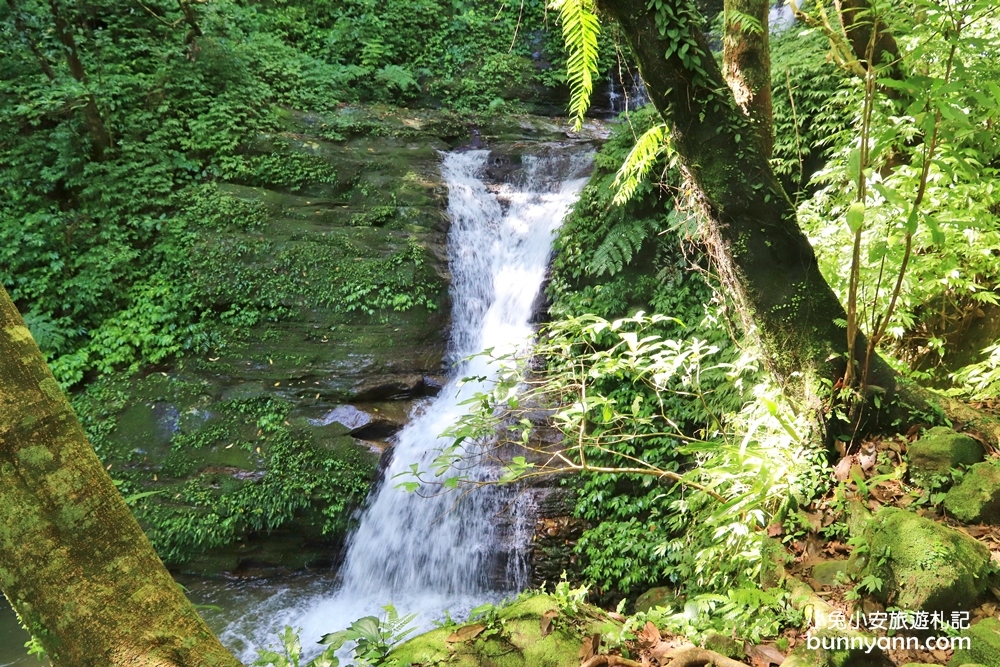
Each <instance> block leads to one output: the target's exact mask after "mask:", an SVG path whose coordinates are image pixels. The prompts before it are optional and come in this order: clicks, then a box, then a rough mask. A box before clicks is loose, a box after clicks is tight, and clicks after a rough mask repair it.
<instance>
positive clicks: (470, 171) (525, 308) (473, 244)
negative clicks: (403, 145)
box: [224, 145, 592, 659]
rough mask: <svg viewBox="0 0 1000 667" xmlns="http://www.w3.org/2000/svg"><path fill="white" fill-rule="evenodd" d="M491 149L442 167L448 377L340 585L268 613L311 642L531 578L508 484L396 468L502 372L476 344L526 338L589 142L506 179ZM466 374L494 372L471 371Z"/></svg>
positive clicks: (405, 436) (421, 451)
mask: <svg viewBox="0 0 1000 667" xmlns="http://www.w3.org/2000/svg"><path fill="white" fill-rule="evenodd" d="M490 157H491V154H490V152H489V151H488V150H469V151H464V152H452V153H446V154H444V156H443V162H442V166H441V172H442V175H443V176H444V179H445V180H446V182H447V184H448V214H449V217H450V220H451V227H450V230H449V234H448V248H449V255H450V262H449V267H450V271H451V277H452V281H451V291H450V295H451V300H452V324H451V332H450V344H449V358H450V359H451V360H452V361H453V362H454V366H453V368H452V370H451V373H450V375H449V378H450V379H449V381H448V383H447V384H446V385H445V386H444V387H443V389H442V390H441V392H440V393H439V394H438V396H437V397H435V398H434V399H432V400H431V401H430V402H429V403H426V404H424V406H423V407H422V410H418V411H416V412H415V414H414V415H412V416H411V420H410V422H409V424H407V426H406V427H405V428H404V429H403V430H402V431H400V433H399V434H398V435H397V437H396V444H395V446H394V448H393V452H392V461H391V463H390V464H389V466H388V468H387V469H386V470H385V473H384V476H383V480H384V481H383V482H382V483H381V485H380V487H379V488H378V489H377V490H376V492H375V493H374V494H373V495H372V497H371V498H370V499H369V504H368V506H367V507H366V509H365V510H364V512H363V515H362V517H361V520H360V523H359V526H358V528H357V530H356V531H355V533H354V534H353V535H352V536H351V538H350V540H349V543H348V546H347V553H346V557H345V560H344V564H343V566H342V567H341V569H340V573H339V580H340V586H339V588H338V590H336V591H335V592H333V593H332V594H331V593H319V594H316V595H315V596H313V597H311V598H309V599H305V600H303V599H299V600H297V601H295V602H294V608H289V606H288V605H289V603H290V602H292V601H291V600H287V599H285V600H283V601H276V606H278V607H280V608H274V607H271V609H270V610H269V611H264V613H262V614H261V615H262V616H264V615H266V616H267V617H268V620H267V621H265V623H266V624H267V625H268V626H269V628H268V629H267V630H268V632H271V633H273V632H275V631H276V630H277V629H279V628H280V627H281V626H283V625H286V624H287V625H292V626H294V627H298V628H302V633H301V636H302V638H303V640H304V644H309V643H310V640H312V641H315V639H318V638H319V637H320V636H322V635H323V634H325V633H328V632H332V631H334V630H338V629H340V628H343V627H347V626H348V625H349V624H350V622H351V621H353V620H354V619H356V618H358V617H360V616H364V615H370V614H372V615H377V614H378V613H379V612H380V611H381V609H380V608H381V606H382V605H385V604H387V603H389V602H392V603H393V604H394V605H395V606H396V607H397V608H398V609H399V610H400V611H401V612H402V613H410V612H418V613H419V614H420V616H419V618H418V620H419V621H420V622H421V623H422V624H423V625H425V626H426V625H429V623H430V622H431V621H432V620H433V619H434V618H436V617H438V616H440V615H441V614H442V613H443V612H444V611H445V610H449V611H450V612H452V613H453V614H455V615H460V614H463V613H466V612H468V610H469V609H471V608H472V607H474V606H476V605H479V604H482V603H483V602H485V601H487V600H489V599H497V598H499V597H502V596H503V595H505V594H510V593H514V592H517V591H519V590H522V589H524V588H526V587H527V585H528V566H527V560H526V559H527V550H526V548H525V547H526V546H527V544H528V542H529V541H530V535H531V529H533V521H532V523H531V524H530V525H528V523H527V522H525V521H522V522H521V525H519V524H518V522H517V521H516V520H515V518H514V517H510V516H506V515H505V514H507V513H505V509H506V508H508V506H510V504H511V503H512V502H513V501H514V495H513V494H512V492H511V491H509V490H508V489H505V488H502V487H491V486H487V487H484V488H479V489H476V490H474V491H472V492H470V493H469V494H467V495H465V496H463V497H462V498H461V499H459V498H457V497H456V496H455V495H453V494H441V493H437V489H436V488H433V487H428V488H425V489H423V491H424V493H419V492H418V493H407V492H405V491H403V490H401V489H399V488H397V487H396V485H397V483H398V480H394V479H393V478H394V477H395V476H396V475H398V474H400V473H405V472H406V471H408V470H410V469H411V467H412V466H413V465H416V466H417V468H418V469H420V470H428V469H429V468H430V467H431V463H432V461H433V460H434V458H435V457H436V456H437V454H438V453H439V450H440V448H441V447H442V446H444V445H446V444H447V441H445V440H442V439H441V438H440V435H441V433H442V432H444V431H445V430H446V429H447V428H448V427H449V426H451V425H452V424H454V423H455V421H456V420H457V419H458V418H459V417H460V416H461V415H462V414H464V413H465V411H466V410H467V408H466V406H464V405H462V402H463V401H464V400H466V399H467V398H469V397H470V396H472V395H473V394H474V393H475V392H477V391H479V390H482V389H485V388H486V387H488V386H489V383H490V381H491V380H492V379H493V378H495V377H496V373H497V372H498V370H499V369H498V368H495V367H494V364H493V363H491V362H490V361H489V360H488V359H487V358H486V357H485V356H474V355H477V354H478V353H479V352H482V351H483V350H486V349H492V350H493V351H494V353H495V354H502V353H504V352H511V351H516V350H518V349H521V348H523V347H524V346H526V345H529V344H530V339H531V336H532V333H533V328H532V325H531V319H532V316H533V314H534V312H533V311H534V309H535V304H536V300H537V298H538V296H539V293H540V291H541V287H542V284H543V282H544V279H545V275H546V272H547V269H548V264H549V259H550V256H551V251H552V241H553V238H554V235H555V231H556V230H557V229H558V227H559V225H560V224H561V223H562V220H563V218H564V217H565V215H566V213H567V211H568V210H569V207H570V206H571V205H572V204H573V202H574V201H575V200H576V198H577V197H578V195H579V193H580V190H581V189H582V188H583V186H584V184H585V183H586V180H587V177H588V173H589V170H590V163H591V158H592V153H590V152H584V151H582V150H581V149H580V148H579V147H571V146H562V145H547V146H545V147H544V148H543V150H542V151H541V152H540V153H538V154H535V155H525V156H523V158H522V168H521V169H519V170H517V171H516V172H514V174H515V176H516V178H515V180H514V182H509V183H502V184H498V185H497V184H490V185H488V184H487V182H486V180H485V179H484V172H485V171H486V169H487V167H488V166H489V161H490ZM467 377H477V378H485V380H484V381H483V380H481V381H479V382H465V383H463V382H462V380H463V378H467ZM495 473H496V471H491V470H487V469H483V468H479V469H478V470H476V471H475V472H474V473H473V474H474V475H478V476H479V478H480V479H484V480H485V479H487V478H489V477H490V476H491V475H495ZM424 496H427V497H424ZM519 532H520V533H522V534H521V535H520V539H518V537H519V536H518V533H519ZM265 606H270V605H265ZM262 611H263V610H262ZM260 620H261V619H258V622H259V621H260ZM237 626H241V627H237ZM241 630H242V631H241ZM245 630H249V628H248V627H246V626H245V625H243V624H241V623H236V624H233V625H231V626H230V628H229V629H228V630H227V632H226V633H224V638H227V637H228V638H229V639H235V640H237V641H238V639H239V636H242V637H243V638H246V636H247V635H246V632H245ZM260 630H261V629H260V628H257V629H256V632H253V634H257V635H258V636H259V633H260ZM271 636H272V637H273V634H271ZM313 638H315V639H313ZM234 643H236V642H234ZM239 643H243V642H239ZM263 643H266V642H263ZM244 645H246V644H244ZM246 653H248V654H249V653H250V651H249V647H248V649H247V651H246ZM243 657H244V658H245V659H246V658H248V657H252V654H251V655H244V656H243Z"/></svg>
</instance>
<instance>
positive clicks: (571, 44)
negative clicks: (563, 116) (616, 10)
mask: <svg viewBox="0 0 1000 667" xmlns="http://www.w3.org/2000/svg"><path fill="white" fill-rule="evenodd" d="M549 6H550V7H551V8H552V9H554V10H556V11H558V12H559V18H560V19H561V20H562V33H563V41H564V42H565V44H566V53H567V56H568V57H567V58H566V82H567V83H568V84H569V92H570V100H569V113H570V117H571V118H572V119H573V122H574V127H575V128H576V129H578V130H579V129H580V127H581V126H582V125H583V114H585V113H586V112H587V109H588V108H589V107H590V95H591V93H593V92H594V77H595V76H596V75H597V55H598V54H597V37H598V35H600V33H601V25H600V23H599V22H598V20H597V14H595V13H594V0H553V2H552V4H551V5H549Z"/></svg>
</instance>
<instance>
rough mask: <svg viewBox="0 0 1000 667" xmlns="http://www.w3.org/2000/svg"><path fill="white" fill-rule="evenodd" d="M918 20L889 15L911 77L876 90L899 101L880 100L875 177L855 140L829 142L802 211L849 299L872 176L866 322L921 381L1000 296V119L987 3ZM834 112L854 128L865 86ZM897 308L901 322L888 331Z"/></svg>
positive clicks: (862, 309)
mask: <svg viewBox="0 0 1000 667" xmlns="http://www.w3.org/2000/svg"><path fill="white" fill-rule="evenodd" d="M922 7H923V8H924V9H923V10H924V11H926V12H927V14H926V20H923V19H921V20H914V18H913V16H912V15H911V14H910V13H906V12H898V13H897V12H895V11H890V13H889V14H887V15H886V16H885V17H883V20H885V21H888V22H889V24H891V25H893V26H894V32H895V33H896V34H897V35H898V38H897V41H898V43H899V46H900V49H901V51H902V66H901V69H902V71H903V73H904V77H903V78H902V79H899V80H897V79H890V78H888V77H886V76H882V77H880V79H879V84H880V85H881V86H884V87H885V89H887V90H889V91H891V95H888V94H881V93H879V94H877V95H876V97H875V100H874V107H873V109H872V117H871V124H870V126H871V131H870V133H869V134H870V141H869V145H868V147H867V149H868V152H869V153H870V164H868V165H861V164H860V161H859V158H858V155H859V153H860V151H861V146H860V141H859V139H858V138H857V136H855V135H856V133H855V132H854V131H853V130H852V131H845V132H841V133H839V134H835V135H833V140H832V142H831V143H830V145H829V148H828V149H827V150H828V154H829V155H830V160H829V161H828V162H827V164H826V165H825V166H824V167H823V168H822V169H821V170H819V171H818V172H817V173H816V175H815V176H814V182H815V183H816V184H817V185H818V186H819V189H818V190H817V191H816V192H815V194H814V195H813V196H812V197H811V198H809V199H807V200H805V201H803V202H802V204H801V206H800V208H799V219H800V221H801V223H802V225H803V227H804V228H805V229H806V230H807V232H808V234H809V236H810V239H811V240H812V242H813V245H814V247H815V248H816V249H817V252H818V255H819V258H820V266H821V268H822V270H823V272H824V275H825V276H826V278H827V280H828V281H829V282H830V284H831V285H832V286H833V288H834V289H835V290H836V291H837V292H838V293H839V294H840V295H841V296H842V298H845V299H846V296H847V294H848V291H849V283H850V267H849V264H850V262H847V261H845V258H844V254H843V252H844V248H848V247H850V241H849V240H848V239H849V238H850V237H851V236H853V233H852V231H851V229H850V228H849V225H850V223H851V219H850V216H851V208H850V207H851V206H852V204H853V202H854V201H855V200H857V199H858V181H859V176H860V175H861V172H859V169H861V168H862V167H863V168H864V171H863V175H864V177H865V181H866V182H867V183H868V184H869V187H868V189H867V193H866V196H865V200H864V202H862V203H863V205H864V227H863V228H861V229H860V239H861V252H860V266H859V273H860V284H861V286H862V289H861V290H860V293H859V306H858V313H859V322H861V323H862V324H863V328H864V329H865V331H867V332H868V333H869V334H870V333H871V332H872V331H875V330H877V329H879V328H880V327H885V331H886V334H887V335H886V339H885V340H884V341H883V348H884V350H885V351H889V352H892V353H894V354H895V355H896V356H898V357H899V358H900V359H901V360H902V361H903V362H904V363H905V364H907V365H908V366H909V368H913V369H927V368H932V367H934V366H935V365H937V364H939V363H940V362H941V361H942V360H943V357H944V356H945V354H946V343H947V341H948V339H949V337H951V336H953V335H954V334H955V333H956V332H958V331H960V330H961V329H962V328H963V327H964V326H965V325H966V323H967V322H969V321H970V320H971V319H972V314H974V313H975V312H976V311H977V309H979V308H982V307H983V306H984V305H985V304H993V303H996V301H997V299H996V295H995V293H994V291H993V290H994V288H995V286H996V285H997V284H998V283H1000V274H998V273H997V271H996V266H995V262H994V261H992V254H993V249H994V248H995V247H996V245H997V241H998V239H997V233H998V231H997V230H998V219H997V214H996V207H997V205H998V202H997V194H996V192H997V170H996V160H997V155H998V152H997V144H996V141H995V137H994V136H993V134H992V133H991V131H990V130H989V128H990V127H992V124H993V123H994V122H995V119H996V117H997V115H998V114H1000V90H998V91H997V93H998V94H997V95H994V94H993V93H992V92H989V91H991V90H992V89H991V88H990V83H989V82H990V81H993V80H995V78H996V76H997V68H996V62H997V58H996V55H995V54H994V55H991V54H993V53H994V51H995V50H996V48H995V44H994V43H993V42H991V41H990V40H988V39H985V36H986V35H988V34H993V32H994V31H995V30H996V27H997V24H996V17H994V16H993V14H992V7H991V6H988V5H987V4H984V3H975V2H973V3H969V4H968V5H967V6H964V7H963V8H962V9H956V8H953V7H946V6H944V5H939V4H938V3H935V2H926V3H922ZM956 12H958V13H957V14H956ZM955 21H958V23H959V24H960V25H961V26H962V27H961V29H960V30H957V29H954V25H953V24H954V22H955ZM941 35H946V38H941ZM813 67H814V68H816V69H820V68H825V67H827V66H826V65H820V64H819V63H818V62H817V63H814V65H813ZM980 91H982V92H980ZM775 98H776V99H777V95H776V96H775ZM837 99H838V100H842V104H843V105H844V109H845V111H846V117H848V118H859V117H860V114H861V110H862V106H863V102H864V91H863V90H862V86H861V85H860V83H855V84H854V85H851V86H849V87H848V86H844V85H842V86H841V93H839V94H838V96H837ZM838 103H841V102H838ZM845 218H847V220H846V222H847V223H848V224H845ZM854 218H855V220H854V221H855V223H857V215H854ZM832 220H840V221H841V222H840V223H839V224H831V221H832ZM855 227H856V228H857V224H855ZM904 268H905V272H904V273H903V276H902V279H901V282H900V291H899V295H898V299H897V300H895V301H894V300H893V296H892V295H893V293H894V289H893V288H894V285H895V282H896V277H897V276H898V275H899V274H900V272H901V271H902V270H903V269H904ZM890 303H892V304H893V308H894V310H893V311H892V314H891V319H890V320H889V321H888V323H887V324H886V323H884V322H883V321H882V320H883V319H884V317H885V313H886V312H887V310H888V307H889V304H890ZM945 361H946V360H945Z"/></svg>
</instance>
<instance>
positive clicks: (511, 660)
mask: <svg viewBox="0 0 1000 667" xmlns="http://www.w3.org/2000/svg"><path fill="white" fill-rule="evenodd" d="M546 612H548V613H552V612H556V613H557V614H558V615H557V616H556V617H555V618H554V619H553V620H552V628H551V632H550V633H549V634H547V635H544V636H543V634H542V630H541V625H542V618H543V616H544V615H545V614H546ZM499 618H500V619H501V620H502V621H503V631H502V632H501V633H497V634H491V635H490V636H489V638H487V639H485V640H484V639H482V637H481V636H477V637H474V638H472V639H466V640H461V641H456V642H448V641H447V639H448V637H449V636H451V635H452V633H454V632H456V630H459V629H460V628H461V627H464V626H458V627H455V626H452V627H447V628H438V629H436V630H431V631H430V632H427V633H425V634H422V635H418V636H417V637H414V638H413V639H411V640H409V641H407V642H406V643H404V644H402V645H401V646H399V647H397V648H396V649H394V650H393V652H392V653H391V654H390V656H389V657H390V659H396V660H398V661H399V662H400V663H401V664H407V663H413V664H415V665H441V666H444V665H447V666H448V667H579V665H580V658H579V652H580V647H581V646H582V644H583V640H584V638H585V637H589V636H591V635H593V634H595V633H598V632H602V631H603V630H608V629H610V628H612V627H614V626H616V625H617V623H616V622H615V621H612V620H611V619H609V618H608V616H607V614H606V613H605V612H604V611H602V610H601V609H598V608H597V607H592V606H590V605H581V606H580V610H579V612H578V613H577V614H575V615H573V616H572V617H570V616H568V615H567V614H566V613H564V612H560V611H559V607H558V605H557V604H556V601H555V599H554V598H552V597H551V596H548V595H537V596H534V597H531V598H528V599H527V600H522V601H520V602H516V603H514V604H513V605H511V606H509V607H506V608H504V609H502V610H501V611H500V613H499ZM486 634H488V633H487V632H483V633H482V635H486Z"/></svg>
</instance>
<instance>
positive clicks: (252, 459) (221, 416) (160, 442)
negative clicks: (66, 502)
mask: <svg viewBox="0 0 1000 667" xmlns="http://www.w3.org/2000/svg"><path fill="white" fill-rule="evenodd" d="M261 389H262V391H261V392H250V393H247V394H246V395H243V396H241V397H238V398H228V399H227V398H225V393H226V392H225V389H224V388H223V387H222V386H221V385H219V384H217V383H215V382H211V381H197V380H193V379H180V378H179V377H176V376H173V375H160V374H152V375H149V376H146V377H145V378H133V379H131V380H120V381H116V382H112V381H109V380H105V381H102V382H99V383H97V384H95V385H93V386H92V387H91V389H90V390H89V391H88V392H86V393H85V394H84V395H83V396H81V397H79V398H78V400H77V404H78V406H77V409H78V411H79V412H80V414H81V417H82V419H83V421H84V423H85V424H86V425H87V428H88V431H89V432H90V435H91V439H92V441H93V442H94V444H95V446H96V448H97V450H98V452H99V453H100V455H101V457H102V459H103V460H104V462H105V463H106V464H107V465H110V470H111V474H112V475H113V476H114V477H115V478H116V479H117V481H118V483H119V484H120V486H119V488H120V490H121V491H122V493H123V495H125V496H126V497H129V496H138V495H139V494H146V493H149V492H152V493H153V494H154V495H145V496H141V497H138V498H137V500H135V501H134V502H133V505H132V507H133V512H134V513H135V515H136V517H137V518H138V519H139V521H140V523H141V524H142V525H143V527H144V529H145V530H146V531H147V534H148V535H149V537H150V539H151V541H152V542H153V545H154V546H155V547H156V548H157V551H158V552H159V554H160V556H161V557H162V558H163V559H164V561H165V562H167V563H168V564H169V565H172V566H181V567H182V568H183V569H187V570H192V571H197V572H202V573H205V572H218V571H221V570H218V569H215V568H223V569H225V570H232V569H233V568H235V567H237V566H239V565H240V564H242V563H249V564H254V565H262V566H267V565H271V566H282V567H287V568H289V569H296V568H300V567H303V566H305V565H316V564H322V562H323V561H324V559H325V561H327V562H328V561H329V560H330V554H331V552H335V550H336V549H337V548H339V544H340V542H341V541H342V540H343V538H344V536H345V535H346V532H347V530H348V529H349V527H350V526H349V519H350V516H351V514H352V512H353V510H354V509H355V508H356V507H357V505H358V504H359V503H360V502H361V501H362V500H363V499H364V497H365V496H366V494H367V492H368V489H369V484H370V480H371V479H372V477H373V475H374V470H375V465H376V463H377V460H378V456H377V455H376V454H374V453H372V452H369V451H368V450H367V449H364V448H361V447H359V446H358V445H357V444H355V442H354V440H353V439H352V438H350V437H346V436H345V435H344V432H343V429H342V428H338V427H333V428H331V427H322V426H319V427H314V426H313V425H312V424H311V422H309V421H308V420H307V419H304V418H292V417H291V416H290V412H291V410H292V409H293V407H294V404H293V403H292V402H290V401H288V400H285V399H283V398H281V397H279V396H276V395H274V394H267V393H263V388H262V387H261ZM129 396H131V397H134V398H133V399H131V400H130V399H129V398H127V397H129ZM133 401H134V402H133ZM282 531H285V532H284V533H283V532H282ZM272 533H273V538H270V539H269V538H267V536H268V535H271V534H272ZM272 542H280V543H281V544H279V545H277V546H275V545H274V544H271V543H272ZM285 547H288V548H285Z"/></svg>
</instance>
